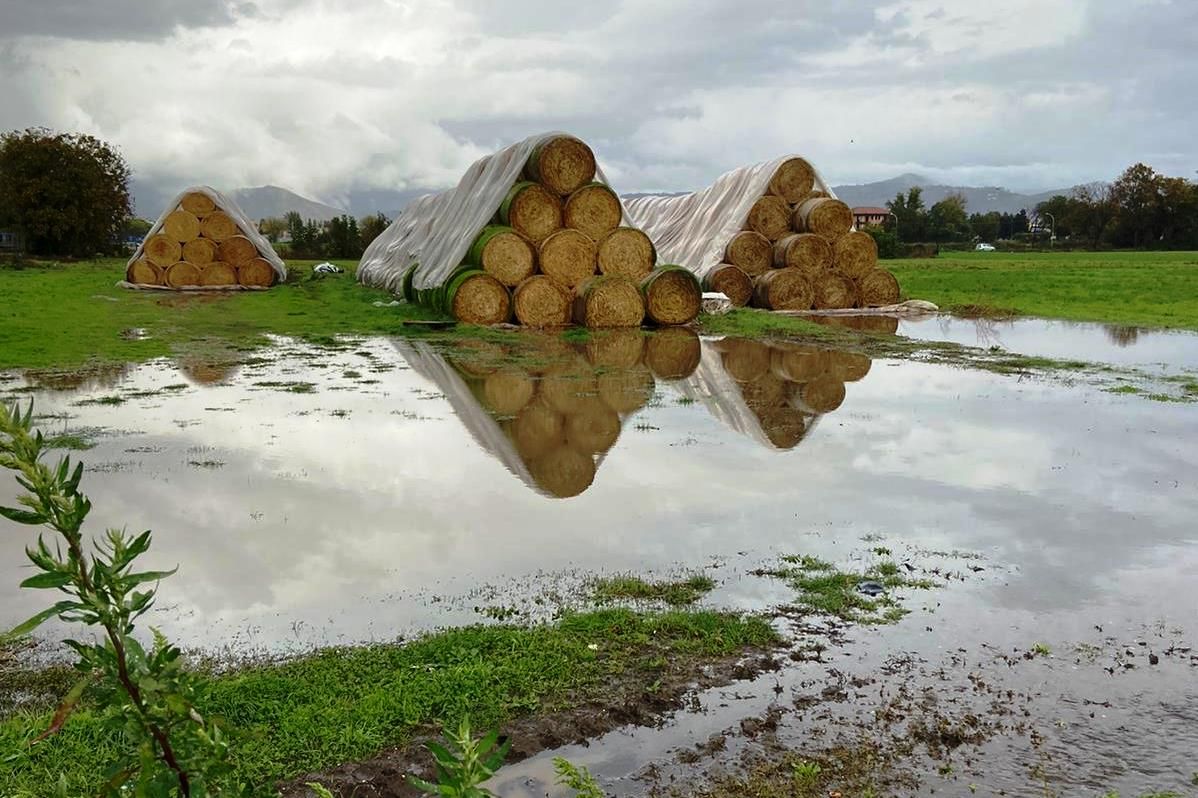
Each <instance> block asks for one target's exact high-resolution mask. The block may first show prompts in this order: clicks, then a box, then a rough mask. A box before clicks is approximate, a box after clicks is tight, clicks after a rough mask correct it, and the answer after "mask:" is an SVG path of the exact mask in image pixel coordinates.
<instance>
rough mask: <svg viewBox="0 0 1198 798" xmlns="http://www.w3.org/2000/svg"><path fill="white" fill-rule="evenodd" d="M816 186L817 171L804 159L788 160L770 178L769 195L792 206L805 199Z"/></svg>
mask: <svg viewBox="0 0 1198 798" xmlns="http://www.w3.org/2000/svg"><path fill="white" fill-rule="evenodd" d="M814 186H815V170H814V169H812V168H811V164H809V163H807V161H806V160H804V159H803V158H788V159H787V160H785V161H783V162H782V165H781V166H779V167H778V168H777V169H776V170H775V171H774V176H773V177H771V178H770V185H769V193H771V194H773V195H775V196H778V197H781V198H782V199H784V200H786V201H787V202H788V203H790V204H792V205H793V204H794V203H796V202H798V201H800V200H802V199H804V198H805V197H806V196H807V195H808V194H809V193H810V192H811V189H812V187H814Z"/></svg>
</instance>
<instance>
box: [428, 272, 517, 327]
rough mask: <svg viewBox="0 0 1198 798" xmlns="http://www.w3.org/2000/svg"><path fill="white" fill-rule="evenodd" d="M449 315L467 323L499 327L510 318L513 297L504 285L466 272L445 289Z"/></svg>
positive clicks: (485, 275) (488, 277) (487, 277)
mask: <svg viewBox="0 0 1198 798" xmlns="http://www.w3.org/2000/svg"><path fill="white" fill-rule="evenodd" d="M445 301H446V310H447V311H448V312H449V315H451V316H453V317H454V318H455V319H457V320H458V321H461V322H465V323H466V324H483V325H490V324H502V323H503V322H505V321H507V320H508V319H510V318H511V316H512V297H511V294H509V293H508V290H507V288H505V287H504V285H503V283H501V282H499V281H498V280H496V279H495V278H494V277H492V276H491V275H489V274H487V273H486V272H483V271H468V272H464V273H462V274H459V275H458V276H457V277H455V278H453V280H452V281H450V283H449V285H448V286H446V289H445Z"/></svg>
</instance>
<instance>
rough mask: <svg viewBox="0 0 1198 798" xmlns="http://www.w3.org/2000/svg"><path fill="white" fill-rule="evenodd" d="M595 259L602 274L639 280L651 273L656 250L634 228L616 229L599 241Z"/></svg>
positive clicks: (655, 261) (645, 237) (646, 238)
mask: <svg viewBox="0 0 1198 798" xmlns="http://www.w3.org/2000/svg"><path fill="white" fill-rule="evenodd" d="M596 259H597V261H598V266H599V271H600V272H601V273H602V274H611V275H615V276H618V277H629V278H631V279H633V280H640V279H641V278H643V277H644V276H645V275H646V274H648V273H649V272H651V271H653V267H654V265H656V263H657V250H656V249H654V247H653V242H652V241H650V240H649V236H647V235H645V234H644V233H642V232H641V231H640V230H637V229H636V228H635V227H617V228H616V229H615V230H612V231H611V232H609V233H607V234H606V235H604V236H603V237H602V238H600V239H599V245H598V254H597V257H596Z"/></svg>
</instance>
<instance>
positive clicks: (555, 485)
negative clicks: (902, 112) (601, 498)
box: [527, 446, 595, 499]
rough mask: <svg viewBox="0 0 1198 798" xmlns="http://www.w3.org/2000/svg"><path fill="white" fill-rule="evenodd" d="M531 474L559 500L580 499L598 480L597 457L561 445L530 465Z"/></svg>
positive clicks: (542, 487)
mask: <svg viewBox="0 0 1198 798" xmlns="http://www.w3.org/2000/svg"><path fill="white" fill-rule="evenodd" d="M527 465H528V473H529V475H530V476H531V477H532V478H533V481H534V482H536V483H537V485H538V486H540V488H541V490H543V491H545V492H546V493H548V494H549V495H550V496H554V497H556V498H559V499H569V498H571V497H572V496H577V495H578V494H580V493H582V492H583V491H584V490H586V489H587V488H589V487H590V486H591V483H592V482H594V481H595V460H594V458H592V457H590V456H588V455H585V454H583V453H582V452H579V451H575V450H574V449H571V448H570V447H569V446H559V447H558V448H556V449H554V450H553V451H551V452H549V453H548V454H545V455H542V456H540V457H538V458H536V459H534V460H531V461H529V462H528V464H527Z"/></svg>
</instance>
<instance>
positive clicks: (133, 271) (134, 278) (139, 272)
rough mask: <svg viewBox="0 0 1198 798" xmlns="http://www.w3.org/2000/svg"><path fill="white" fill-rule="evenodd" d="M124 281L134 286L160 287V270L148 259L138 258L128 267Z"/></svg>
mask: <svg viewBox="0 0 1198 798" xmlns="http://www.w3.org/2000/svg"><path fill="white" fill-rule="evenodd" d="M125 279H126V280H128V281H129V282H131V283H133V284H134V285H162V269H160V268H158V267H157V266H156V265H154V263H153V262H152V261H150V260H149V259H148V258H138V259H137V260H135V261H133V263H132V264H131V265H130V266H129V270H128V271H127V272H126V273H125Z"/></svg>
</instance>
